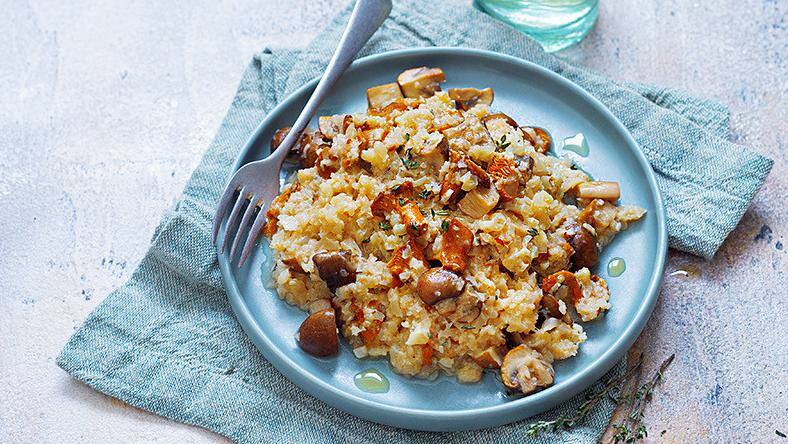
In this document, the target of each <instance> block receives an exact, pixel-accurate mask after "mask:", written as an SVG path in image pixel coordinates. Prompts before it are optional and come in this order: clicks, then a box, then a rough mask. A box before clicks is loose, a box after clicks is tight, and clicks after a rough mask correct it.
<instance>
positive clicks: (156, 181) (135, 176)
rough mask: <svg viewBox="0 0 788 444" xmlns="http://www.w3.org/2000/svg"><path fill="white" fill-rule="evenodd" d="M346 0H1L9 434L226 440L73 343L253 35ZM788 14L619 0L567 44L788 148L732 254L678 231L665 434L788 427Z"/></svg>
mask: <svg viewBox="0 0 788 444" xmlns="http://www.w3.org/2000/svg"><path fill="white" fill-rule="evenodd" d="M346 1H347V0H318V1H315V0H311V1H307V0H297V1H290V2H283V1H279V2H273V1H265V2H260V1H251V0H225V1H220V2H216V1H206V0H199V1H190V2H159V1H154V0H140V1H135V2H86V1H76V2H57V1H52V0H31V1H25V0H2V1H0V9H2V11H3V12H2V14H0V30H2V34H3V42H2V44H0V239H2V240H0V368H2V370H1V371H0V406H2V407H0V442H76V441H79V442H109V441H124V442H129V441H147V442H155V441H164V442H172V441H185V442H192V441H195V442H196V441H200V442H210V441H217V440H221V438H220V437H218V436H217V435H214V434H212V433H209V432H206V431H203V430H201V429H198V428H194V427H190V426H185V425H181V424H177V423H174V422H171V421H168V420H165V419H162V418H159V417H156V416H154V415H151V414H148V413H145V412H142V411H139V410H136V409H133V408H130V407H128V406H126V405H124V404H123V403H121V402H119V401H116V400H113V399H110V398H109V397H106V396H104V395H101V394H99V393H97V392H95V391H93V390H91V389H89V388H87V387H86V386H84V385H82V384H80V383H78V382H76V381H74V380H72V379H71V378H70V377H69V376H67V375H66V374H65V373H64V372H63V371H61V370H60V369H59V368H58V367H56V366H55V364H54V359H55V357H56V356H57V354H58V352H59V351H60V349H61V347H62V346H63V344H64V343H65V342H66V340H67V338H68V337H69V335H70V334H71V333H72V332H73V330H74V329H76V328H77V326H78V325H79V324H80V323H81V321H82V319H83V318H84V317H85V315H87V314H88V313H89V312H90V311H91V310H92V309H93V308H94V307H95V306H96V305H97V304H98V303H99V302H100V301H101V300H102V299H103V298H104V297H105V296H106V295H107V293H108V292H110V291H111V290H112V289H114V288H116V287H117V286H119V285H121V284H122V283H123V282H124V281H125V280H126V279H127V278H128V277H129V275H130V274H131V272H132V271H133V270H134V267H135V265H136V263H137V262H138V261H139V259H140V258H141V257H142V255H143V253H144V252H145V250H146V247H147V243H148V240H149V239H150V236H151V234H152V232H153V229H154V227H155V226H156V224H157V222H158V220H159V217H160V215H161V214H162V213H163V211H164V210H165V209H166V208H167V207H168V206H169V205H170V204H171V203H172V202H173V201H174V199H175V198H176V197H177V196H178V194H179V193H180V191H181V189H182V187H183V185H184V184H185V183H186V181H187V179H188V177H189V175H190V173H191V170H192V168H194V167H195V166H196V164H197V162H198V160H199V158H200V155H201V153H202V151H203V150H204V149H205V148H206V147H207V145H208V143H209V141H210V139H211V137H212V136H213V134H214V132H215V130H216V128H217V126H218V124H219V122H220V121H221V119H222V116H223V114H224V112H225V110H226V108H227V106H228V105H229V103H230V100H231V98H232V96H233V93H234V91H235V87H236V84H237V81H238V80H239V78H240V74H241V72H242V70H243V68H244V67H245V65H246V64H247V62H248V61H249V59H250V57H251V56H252V54H253V53H254V52H255V51H257V50H259V49H260V48H262V47H263V46H264V45H267V44H277V45H283V44H290V45H302V44H305V43H307V42H308V41H309V40H310V38H311V37H312V36H313V35H314V34H315V32H316V31H317V30H318V29H320V27H321V25H322V24H323V23H324V22H325V21H326V19H327V18H328V17H330V16H331V15H332V14H333V13H334V11H336V10H337V9H338V7H340V6H341V5H343V4H344V3H345V2H346ZM787 16H788V2H784V1H783V2H780V1H775V0H771V1H761V0H720V1H714V2H711V1H705V2H686V1H682V0H652V1H648V0H603V1H602V2H601V13H600V19H599V22H598V25H597V27H596V28H595V29H594V30H593V31H592V33H591V34H590V35H589V37H588V38H587V39H586V40H585V41H584V42H583V43H582V44H581V45H579V46H577V47H574V48H571V49H569V50H566V51H564V52H563V53H562V54H563V55H564V56H565V57H567V58H568V59H570V60H573V61H576V62H577V63H581V64H584V65H586V66H589V67H591V68H593V69H596V70H598V71H601V72H604V73H606V74H607V75H609V76H611V77H614V78H616V79H622V80H634V81H642V82H652V83H657V84H660V85H666V86H673V87H678V88H682V89H685V90H688V91H691V92H693V93H695V94H697V95H703V96H708V97H713V98H716V99H718V100H720V101H722V102H723V103H725V104H728V105H729V106H730V108H731V111H732V116H733V118H732V124H733V129H732V134H731V137H732V138H733V139H734V140H735V141H738V142H740V143H742V144H746V145H749V146H751V147H753V148H754V149H755V150H757V151H760V152H762V153H764V154H766V155H768V156H770V157H772V158H773V159H775V161H776V163H775V166H774V169H773V171H772V174H771V175H770V176H769V178H768V180H767V183H766V185H765V186H764V188H763V189H762V190H761V191H760V193H759V194H758V195H757V196H756V199H755V202H754V203H753V204H752V207H751V208H750V210H749V211H748V212H747V213H746V215H745V216H744V218H743V220H742V222H741V223H740V224H739V226H738V228H737V229H736V230H735V231H734V232H733V234H732V235H731V236H730V238H729V239H728V241H727V242H726V243H725V245H724V246H723V247H722V249H721V250H720V252H719V253H718V255H717V256H716V258H715V259H714V260H713V261H711V262H706V261H703V260H701V259H698V258H694V257H690V256H688V255H684V254H680V253H676V252H671V253H670V261H669V265H668V267H667V272H666V274H668V275H667V276H666V278H665V285H664V289H663V291H662V295H661V298H660V302H659V305H658V306H657V309H656V311H655V313H654V316H653V317H652V318H651V321H650V322H649V325H648V327H647V329H646V331H645V333H644V334H643V336H642V338H641V340H640V341H639V344H638V347H639V349H642V350H643V351H645V355H646V368H647V370H648V369H653V368H654V367H655V366H656V365H657V364H658V363H659V362H660V361H661V360H662V359H663V358H665V357H666V356H668V355H669V354H671V353H676V355H677V357H676V361H675V362H674V364H673V366H672V367H671V368H670V370H669V371H668V374H667V376H666V380H665V383H664V384H663V385H662V386H661V387H660V388H659V389H658V390H657V395H656V397H655V399H654V400H653V402H652V403H651V405H650V406H649V407H648V413H647V422H648V424H649V431H650V433H651V439H652V440H655V441H656V440H660V441H667V442H673V441H675V442H733V441H751V442H767V441H778V440H780V438H779V437H778V436H777V434H776V433H775V430H781V431H782V432H785V433H788V419H787V418H788V414H786V413H788V402H787V401H786V395H785V393H784V392H785V390H786V389H785V387H786V383H788V376H787V375H786V368H785V366H786V363H788V339H786V338H788V327H786V322H785V315H784V313H785V307H786V305H785V297H786V290H785V289H786V287H788V279H786V273H785V271H786V251H787V250H786V248H785V246H784V244H786V243H788V240H786V238H785V234H786V219H787V217H786V214H787V213H788V211H787V210H786V204H785V202H786V199H785V195H786V192H788V180H786V178H785V175H784V172H785V166H786V154H785V144H786V133H787V132H788V131H786V129H788V126H787V125H788V124H787V123H786V122H788V119H787V118H786V117H788V116H786V109H788V107H787V106H786V105H788V103H787V101H786V96H787V95H788V94H787V92H788V69H786V64H788V51H787V50H786V42H788V32H787V31H786V29H787V28H788V22H787V21H786V20H787ZM721 155H724V153H721ZM679 269H683V270H689V271H690V275H691V277H689V278H686V277H680V276H671V275H669V273H671V272H674V271H676V270H679ZM663 431H664V433H662V432H663Z"/></svg>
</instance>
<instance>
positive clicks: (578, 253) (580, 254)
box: [566, 225, 599, 270]
mask: <svg viewBox="0 0 788 444" xmlns="http://www.w3.org/2000/svg"><path fill="white" fill-rule="evenodd" d="M566 240H567V242H569V245H571V246H572V249H573V250H574V251H575V252H574V253H573V254H572V267H573V268H574V269H575V270H579V269H581V268H583V267H587V268H592V267H594V266H595V265H596V264H597V263H598V262H599V244H597V241H596V236H594V235H593V234H592V233H591V232H590V231H588V229H587V228H585V227H584V226H582V225H573V226H571V227H570V228H569V230H567V233H566Z"/></svg>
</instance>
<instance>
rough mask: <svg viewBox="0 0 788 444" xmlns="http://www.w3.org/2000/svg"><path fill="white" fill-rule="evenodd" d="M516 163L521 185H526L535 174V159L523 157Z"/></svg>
mask: <svg viewBox="0 0 788 444" xmlns="http://www.w3.org/2000/svg"><path fill="white" fill-rule="evenodd" d="M516 163H517V171H518V172H519V173H520V185H525V184H527V183H528V181H529V180H531V177H532V176H533V174H534V159H533V157H531V156H523V157H521V158H519V159H517V162H516Z"/></svg>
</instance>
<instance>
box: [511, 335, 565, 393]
mask: <svg viewBox="0 0 788 444" xmlns="http://www.w3.org/2000/svg"><path fill="white" fill-rule="evenodd" d="M554 376H555V373H554V371H553V366H552V365H551V364H550V363H549V362H547V361H546V360H545V359H544V358H543V357H542V355H541V354H539V352H537V351H536V350H534V349H532V348H531V347H529V346H527V345H525V344H522V345H518V346H517V347H515V348H513V349H511V350H509V352H508V353H506V356H504V358H503V364H501V379H502V380H503V384H504V385H505V386H506V387H508V388H510V389H512V390H519V391H521V392H522V393H523V394H526V395H527V394H529V393H532V392H534V391H536V390H537V389H538V388H542V387H548V386H550V385H552V384H553V378H554Z"/></svg>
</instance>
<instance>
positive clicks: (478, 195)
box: [457, 187, 500, 219]
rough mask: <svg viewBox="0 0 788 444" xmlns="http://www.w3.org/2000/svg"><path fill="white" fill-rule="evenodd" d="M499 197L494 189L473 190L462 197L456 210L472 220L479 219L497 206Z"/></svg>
mask: <svg viewBox="0 0 788 444" xmlns="http://www.w3.org/2000/svg"><path fill="white" fill-rule="evenodd" d="M499 199H500V195H499V194H498V191H496V190H495V187H489V188H474V189H473V190H471V191H470V192H468V194H466V195H465V197H463V198H462V199H461V200H460V201H459V203H457V208H459V209H460V211H462V212H463V213H465V214H467V215H468V216H469V217H471V218H473V219H481V218H482V216H484V215H485V214H487V213H489V212H490V210H492V209H493V208H495V205H497V204H498V200H499Z"/></svg>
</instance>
